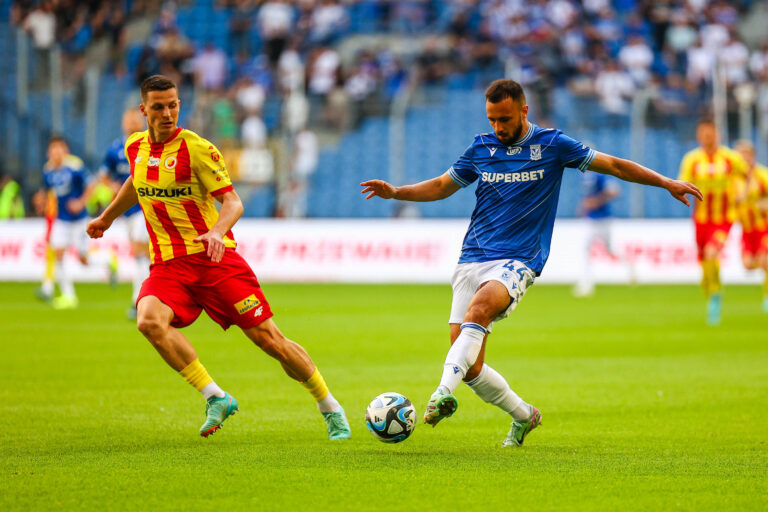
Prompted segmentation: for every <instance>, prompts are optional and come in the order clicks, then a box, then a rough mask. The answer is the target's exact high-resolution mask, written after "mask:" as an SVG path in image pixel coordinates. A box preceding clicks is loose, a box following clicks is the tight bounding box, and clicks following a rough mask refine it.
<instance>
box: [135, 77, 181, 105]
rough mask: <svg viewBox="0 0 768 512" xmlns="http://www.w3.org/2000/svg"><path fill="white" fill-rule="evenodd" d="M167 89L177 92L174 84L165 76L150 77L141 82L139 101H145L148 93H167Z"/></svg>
mask: <svg viewBox="0 0 768 512" xmlns="http://www.w3.org/2000/svg"><path fill="white" fill-rule="evenodd" d="M169 89H176V90H177V91H178V90H179V88H178V87H176V83H175V82H174V81H173V80H171V79H170V78H168V77H167V76H163V75H152V76H150V77H149V78H146V79H144V81H143V82H141V101H142V102H146V101H147V93H148V92H150V91H167V90H169Z"/></svg>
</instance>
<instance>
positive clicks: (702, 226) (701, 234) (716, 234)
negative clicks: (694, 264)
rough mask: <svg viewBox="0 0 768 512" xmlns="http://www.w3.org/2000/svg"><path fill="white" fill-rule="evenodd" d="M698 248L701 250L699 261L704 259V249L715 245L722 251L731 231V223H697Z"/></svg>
mask: <svg viewBox="0 0 768 512" xmlns="http://www.w3.org/2000/svg"><path fill="white" fill-rule="evenodd" d="M695 224H696V247H698V249H699V261H701V260H702V259H704V247H706V246H708V245H714V246H715V247H717V248H718V249H722V248H723V246H724V245H725V241H726V240H727V239H728V232H729V231H730V230H731V223H730V222H722V223H714V222H703V223H699V222H696V223H695Z"/></svg>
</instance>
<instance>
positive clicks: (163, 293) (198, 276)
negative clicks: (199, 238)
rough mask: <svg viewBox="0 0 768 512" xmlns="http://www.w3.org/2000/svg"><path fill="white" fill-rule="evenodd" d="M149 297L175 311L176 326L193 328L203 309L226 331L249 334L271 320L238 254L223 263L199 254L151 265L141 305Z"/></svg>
mask: <svg viewBox="0 0 768 512" xmlns="http://www.w3.org/2000/svg"><path fill="white" fill-rule="evenodd" d="M148 295H154V296H155V297H157V298H158V299H160V301H161V302H162V303H163V304H165V305H167V306H168V307H170V308H171V309H172V310H173V314H174V317H173V321H172V322H171V325H172V326H173V327H186V326H188V325H189V324H191V323H192V322H194V321H195V320H196V319H197V317H198V316H200V312H201V311H202V310H203V309H204V310H205V312H206V313H208V316H210V317H211V318H212V319H213V321H214V322H216V323H217V324H219V325H220V326H221V327H222V328H223V329H228V328H229V326H230V325H233V324H234V325H237V326H238V327H240V328H241V329H249V328H251V327H254V326H256V325H259V324H260V323H261V322H263V321H264V320H266V319H268V318H271V317H272V310H271V309H270V307H269V303H268V302H267V299H266V298H265V297H264V292H262V290H261V286H260V285H259V281H258V279H256V275H255V274H254V273H253V270H251V267H249V266H248V263H246V262H245V260H244V259H243V258H242V256H240V255H239V254H238V253H237V252H235V250H234V249H227V250H226V251H224V257H223V258H222V260H221V261H220V262H219V263H213V262H212V261H211V259H210V258H209V257H208V255H206V253H205V252H199V253H197V254H192V255H191V256H183V257H181V258H174V259H172V260H169V261H165V262H163V263H157V264H154V265H152V266H151V267H150V270H149V277H148V278H147V279H146V280H145V281H144V284H143V285H141V291H140V292H139V297H138V298H137V299H136V302H137V303H138V302H139V300H141V298H142V297H146V296H148Z"/></svg>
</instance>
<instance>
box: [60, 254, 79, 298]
mask: <svg viewBox="0 0 768 512" xmlns="http://www.w3.org/2000/svg"><path fill="white" fill-rule="evenodd" d="M68 267H69V265H67V264H65V263H64V261H63V260H62V261H57V262H56V280H57V281H58V282H59V291H60V292H61V294H62V295H64V296H69V297H74V296H75V285H74V284H73V283H72V276H71V275H70V274H69V268H68Z"/></svg>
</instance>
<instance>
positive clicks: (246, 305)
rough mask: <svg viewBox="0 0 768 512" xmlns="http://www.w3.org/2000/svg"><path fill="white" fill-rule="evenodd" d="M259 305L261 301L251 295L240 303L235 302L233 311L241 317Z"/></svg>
mask: <svg viewBox="0 0 768 512" xmlns="http://www.w3.org/2000/svg"><path fill="white" fill-rule="evenodd" d="M259 304H261V301H260V300H259V299H257V298H256V295H255V294H253V293H252V294H250V295H249V296H248V297H246V298H244V299H243V300H241V301H240V302H235V309H236V310H237V312H238V313H240V314H241V315H242V314H245V313H247V312H248V311H250V310H252V309H253V308H255V307H257V306H258V305H259ZM257 316H258V315H257Z"/></svg>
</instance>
